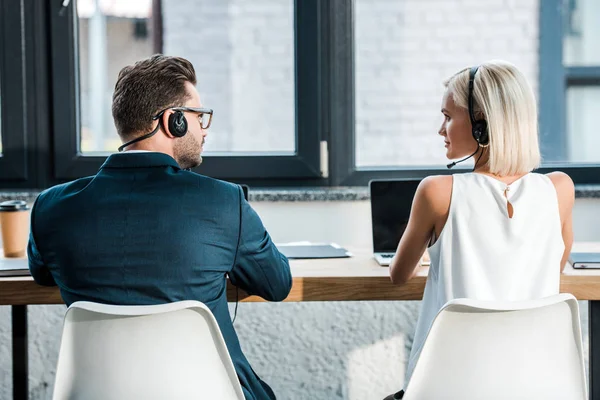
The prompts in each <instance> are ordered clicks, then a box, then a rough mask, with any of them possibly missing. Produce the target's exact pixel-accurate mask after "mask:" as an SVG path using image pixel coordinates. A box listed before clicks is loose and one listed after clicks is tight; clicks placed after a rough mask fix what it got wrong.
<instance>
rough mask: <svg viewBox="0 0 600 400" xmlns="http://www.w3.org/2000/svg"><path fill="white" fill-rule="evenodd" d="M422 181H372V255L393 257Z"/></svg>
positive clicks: (370, 185)
mask: <svg viewBox="0 0 600 400" xmlns="http://www.w3.org/2000/svg"><path fill="white" fill-rule="evenodd" d="M420 181H421V180H420V179H419V180H381V181H371V182H370V183H369V190H370V193H371V222H372V225H373V228H372V229H373V251H374V252H375V253H384V252H385V253H394V252H395V251H396V248H397V247H398V243H399V242H400V238H401V237H402V234H403V233H404V230H405V229H406V225H407V224H408V217H409V216H410V208H411V206H412V201H413V197H414V196H415V192H416V191H417V187H418V186H419V182H420Z"/></svg>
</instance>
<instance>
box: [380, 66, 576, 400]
mask: <svg viewBox="0 0 600 400" xmlns="http://www.w3.org/2000/svg"><path fill="white" fill-rule="evenodd" d="M445 86H446V91H445V93H444V96H443V99H442V114H443V115H444V121H443V123H442V126H441V127H440V130H439V135H440V136H441V137H442V138H443V140H444V144H445V147H446V156H447V157H448V158H449V159H461V158H462V159H463V160H464V159H465V157H466V158H470V157H473V159H474V160H475V166H474V169H473V172H470V173H464V174H455V175H452V176H430V177H428V178H426V179H424V180H423V181H422V182H421V184H420V185H419V188H418V190H417V192H416V194H415V198H414V201H413V207H412V210H411V215H410V220H409V223H408V227H407V229H406V231H405V233H404V235H403V236H402V239H401V240H400V243H399V245H398V249H397V251H396V254H395V256H394V258H393V260H392V262H391V264H390V277H391V279H392V282H394V283H396V284H403V283H405V282H406V281H408V280H409V279H410V278H411V277H412V276H413V274H414V273H415V271H416V268H417V265H418V264H419V260H420V258H421V256H422V255H423V253H424V251H425V249H426V248H427V246H428V245H429V249H428V251H429V256H430V258H431V268H430V271H429V276H428V278H427V284H426V286H425V293H424V295H423V304H422V309H421V314H420V316H419V321H418V323H417V330H416V333H415V337H414V341H413V346H412V351H411V355H410V358H409V362H408V367H407V377H406V382H407V383H408V382H409V381H410V377H411V375H412V371H413V369H414V367H415V363H416V362H417V360H418V358H419V354H420V351H421V348H422V346H423V343H424V341H425V337H426V335H427V332H428V330H429V328H430V326H431V323H432V322H433V319H434V317H435V315H436V314H437V312H438V311H439V310H440V309H441V307H442V306H443V305H444V304H445V303H446V302H447V301H449V300H451V299H454V298H475V299H480V300H504V301H520V300H528V299H534V298H541V297H546V296H550V295H554V294H557V293H558V292H559V283H560V273H561V271H562V269H563V268H564V265H565V263H566V261H567V258H568V256H569V252H570V250H571V245H572V243H573V230H572V208H573V203H574V197H575V196H574V187H573V182H572V180H571V179H570V178H569V176H567V175H566V174H564V173H562V172H553V173H550V174H547V175H541V174H537V173H533V172H531V171H532V170H534V169H535V168H536V167H538V165H539V164H540V150H539V144H538V126H537V107H536V101H535V97H534V94H533V91H532V89H531V86H530V85H529V84H528V82H527V81H526V79H525V77H524V76H523V74H522V73H521V72H520V71H519V70H518V69H517V68H516V67H515V66H513V65H511V64H509V63H507V62H503V61H490V62H487V63H485V64H482V65H480V66H478V67H473V68H467V69H464V70H462V71H460V72H458V73H457V74H455V75H454V76H452V77H451V78H450V79H448V80H447V81H446V82H445ZM460 161H462V160H460ZM454 164H455V163H452V164H449V167H452V166H453V165H454ZM432 384H434V383H432ZM405 387H406V385H405ZM408 390H410V387H409V388H408ZM402 396H403V392H402V391H401V392H398V393H396V394H395V395H390V396H388V397H387V398H386V399H399V398H402Z"/></svg>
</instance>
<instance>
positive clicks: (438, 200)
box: [415, 175, 454, 215]
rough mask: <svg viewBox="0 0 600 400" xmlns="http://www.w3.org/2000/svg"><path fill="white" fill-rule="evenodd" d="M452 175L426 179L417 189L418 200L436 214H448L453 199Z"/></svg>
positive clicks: (434, 176)
mask: <svg viewBox="0 0 600 400" xmlns="http://www.w3.org/2000/svg"><path fill="white" fill-rule="evenodd" d="M453 180H454V179H453V177H452V175H431V176H428V177H426V178H424V179H423V180H422V181H421V183H420V184H419V188H418V189H417V195H416V196H415V197H416V200H417V201H422V202H424V203H426V204H427V208H429V209H430V211H432V212H433V213H435V214H440V215H444V214H447V212H448V208H449V205H450V200H451V197H452V184H453Z"/></svg>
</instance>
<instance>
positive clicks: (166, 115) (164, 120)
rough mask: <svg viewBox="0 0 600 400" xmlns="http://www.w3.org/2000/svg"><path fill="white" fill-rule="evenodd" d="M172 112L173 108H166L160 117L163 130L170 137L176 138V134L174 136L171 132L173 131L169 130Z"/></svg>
mask: <svg viewBox="0 0 600 400" xmlns="http://www.w3.org/2000/svg"><path fill="white" fill-rule="evenodd" d="M171 114H173V110H171V109H169V110H166V111H165V112H164V113H163V115H162V116H161V117H160V119H161V124H162V128H163V131H164V132H165V135H167V136H168V137H170V138H174V137H175V136H173V135H172V134H171V132H169V117H170V116H171Z"/></svg>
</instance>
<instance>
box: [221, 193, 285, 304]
mask: <svg viewBox="0 0 600 400" xmlns="http://www.w3.org/2000/svg"><path fill="white" fill-rule="evenodd" d="M239 194H240V202H241V206H240V234H239V240H238V248H237V255H236V257H235V261H234V265H233V268H232V269H231V271H230V272H229V279H230V280H231V283H233V284H234V285H235V286H239V287H240V288H241V289H243V290H245V291H246V292H247V293H248V294H252V295H258V296H260V297H262V298H264V299H266V300H269V301H282V300H284V299H285V298H286V297H287V296H288V294H289V293H290V290H291V288H292V274H291V272H290V265H289V262H288V260H287V258H286V257H285V256H284V255H283V254H281V253H280V252H279V250H277V247H275V245H274V244H273V242H272V241H271V237H270V236H269V234H268V232H267V230H266V229H265V227H264V226H263V224H262V221H261V220H260V218H259V216H258V214H256V212H255V211H254V210H253V209H252V207H251V206H250V204H249V203H248V202H247V201H246V200H245V199H244V196H243V194H242V189H241V188H240V192H239Z"/></svg>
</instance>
